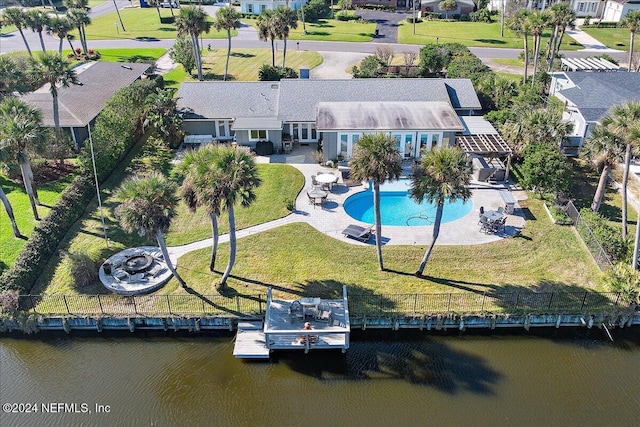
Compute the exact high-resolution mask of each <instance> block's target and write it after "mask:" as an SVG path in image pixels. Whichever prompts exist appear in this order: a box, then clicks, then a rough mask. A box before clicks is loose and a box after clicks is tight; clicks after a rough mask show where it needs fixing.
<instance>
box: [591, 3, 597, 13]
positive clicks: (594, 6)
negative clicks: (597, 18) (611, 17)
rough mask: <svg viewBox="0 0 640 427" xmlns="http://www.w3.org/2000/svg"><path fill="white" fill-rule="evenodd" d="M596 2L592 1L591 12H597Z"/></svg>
mask: <svg viewBox="0 0 640 427" xmlns="http://www.w3.org/2000/svg"><path fill="white" fill-rule="evenodd" d="M596 6H597V4H596V3H591V12H595V11H596Z"/></svg>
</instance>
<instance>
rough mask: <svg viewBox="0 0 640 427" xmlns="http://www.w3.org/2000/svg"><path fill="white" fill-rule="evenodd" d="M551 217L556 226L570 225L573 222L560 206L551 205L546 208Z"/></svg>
mask: <svg viewBox="0 0 640 427" xmlns="http://www.w3.org/2000/svg"><path fill="white" fill-rule="evenodd" d="M547 208H548V209H549V212H550V213H551V216H552V217H553V221H554V222H555V223H556V224H558V225H572V224H573V220H572V219H571V218H570V217H569V215H567V213H566V212H565V210H564V209H563V208H562V206H558V205H551V206H547Z"/></svg>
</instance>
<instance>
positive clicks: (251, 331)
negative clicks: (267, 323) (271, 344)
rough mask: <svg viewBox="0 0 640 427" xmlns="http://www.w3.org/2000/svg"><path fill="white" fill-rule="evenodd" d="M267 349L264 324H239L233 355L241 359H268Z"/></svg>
mask: <svg viewBox="0 0 640 427" xmlns="http://www.w3.org/2000/svg"><path fill="white" fill-rule="evenodd" d="M269 352H270V350H269V348H267V345H266V341H265V336H264V332H263V331H262V322H260V321H255V322H238V333H237V334H236V343H235V345H234V347H233V355H234V356H235V357H237V358H241V359H268V358H269Z"/></svg>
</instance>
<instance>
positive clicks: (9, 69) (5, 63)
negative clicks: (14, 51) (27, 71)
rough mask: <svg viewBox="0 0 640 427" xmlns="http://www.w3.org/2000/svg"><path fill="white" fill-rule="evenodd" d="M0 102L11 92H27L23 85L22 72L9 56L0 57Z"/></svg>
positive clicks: (23, 76)
mask: <svg viewBox="0 0 640 427" xmlns="http://www.w3.org/2000/svg"><path fill="white" fill-rule="evenodd" d="M0 76H2V78H0V100H1V99H2V98H3V97H4V96H6V95H10V94H11V93H12V92H14V91H17V92H21V91H23V90H25V91H27V90H28V89H26V87H25V85H24V84H23V83H24V81H25V75H24V73H23V72H22V69H21V67H19V66H18V64H16V63H15V62H14V61H13V60H12V59H11V57H10V56H8V55H1V56H0Z"/></svg>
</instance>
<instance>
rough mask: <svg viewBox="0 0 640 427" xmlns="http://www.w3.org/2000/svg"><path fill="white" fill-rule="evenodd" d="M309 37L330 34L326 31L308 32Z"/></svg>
mask: <svg viewBox="0 0 640 427" xmlns="http://www.w3.org/2000/svg"><path fill="white" fill-rule="evenodd" d="M307 35H308V36H328V35H329V33H328V32H326V31H307Z"/></svg>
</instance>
